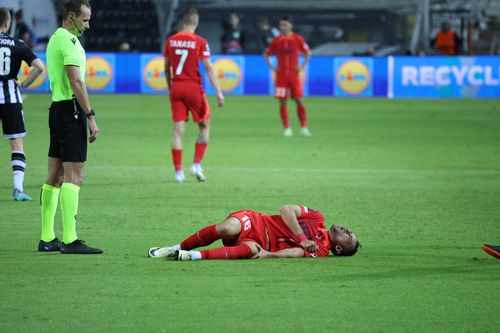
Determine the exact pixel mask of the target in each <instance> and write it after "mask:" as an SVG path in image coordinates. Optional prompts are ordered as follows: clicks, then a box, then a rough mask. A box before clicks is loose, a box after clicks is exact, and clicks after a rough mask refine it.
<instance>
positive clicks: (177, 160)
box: [172, 148, 182, 171]
mask: <svg viewBox="0 0 500 333" xmlns="http://www.w3.org/2000/svg"><path fill="white" fill-rule="evenodd" d="M172 159H173V161H174V168H175V171H181V170H182V149H173V148H172Z"/></svg>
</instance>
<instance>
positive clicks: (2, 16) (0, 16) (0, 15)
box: [0, 7, 10, 25]
mask: <svg viewBox="0 0 500 333" xmlns="http://www.w3.org/2000/svg"><path fill="white" fill-rule="evenodd" d="M9 20H10V12H9V10H8V9H7V8H5V7H2V8H0V25H4V24H5V22H7V21H9Z"/></svg>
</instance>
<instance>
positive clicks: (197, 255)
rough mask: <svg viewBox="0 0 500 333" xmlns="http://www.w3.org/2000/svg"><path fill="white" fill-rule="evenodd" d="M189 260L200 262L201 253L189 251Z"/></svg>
mask: <svg viewBox="0 0 500 333" xmlns="http://www.w3.org/2000/svg"><path fill="white" fill-rule="evenodd" d="M191 260H201V252H200V251H191Z"/></svg>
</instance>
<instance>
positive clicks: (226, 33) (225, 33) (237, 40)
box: [221, 13, 245, 54]
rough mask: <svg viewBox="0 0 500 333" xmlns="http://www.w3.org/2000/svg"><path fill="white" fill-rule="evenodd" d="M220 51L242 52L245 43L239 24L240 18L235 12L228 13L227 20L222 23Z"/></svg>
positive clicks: (228, 52) (229, 52)
mask: <svg viewBox="0 0 500 333" xmlns="http://www.w3.org/2000/svg"><path fill="white" fill-rule="evenodd" d="M221 45H222V53H225V54H242V53H243V48H244V45H245V34H244V32H243V29H242V28H241V26H240V18H239V17H238V15H237V14H236V13H231V14H230V15H229V21H228V22H224V23H223V25H222V35H221Z"/></svg>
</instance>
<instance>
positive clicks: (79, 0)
mask: <svg viewBox="0 0 500 333" xmlns="http://www.w3.org/2000/svg"><path fill="white" fill-rule="evenodd" d="M82 6H86V7H88V8H91V7H90V2H89V0H68V1H67V2H66V3H65V4H64V5H63V20H65V19H67V18H68V15H69V13H75V15H76V16H80V14H81V13H82Z"/></svg>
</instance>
